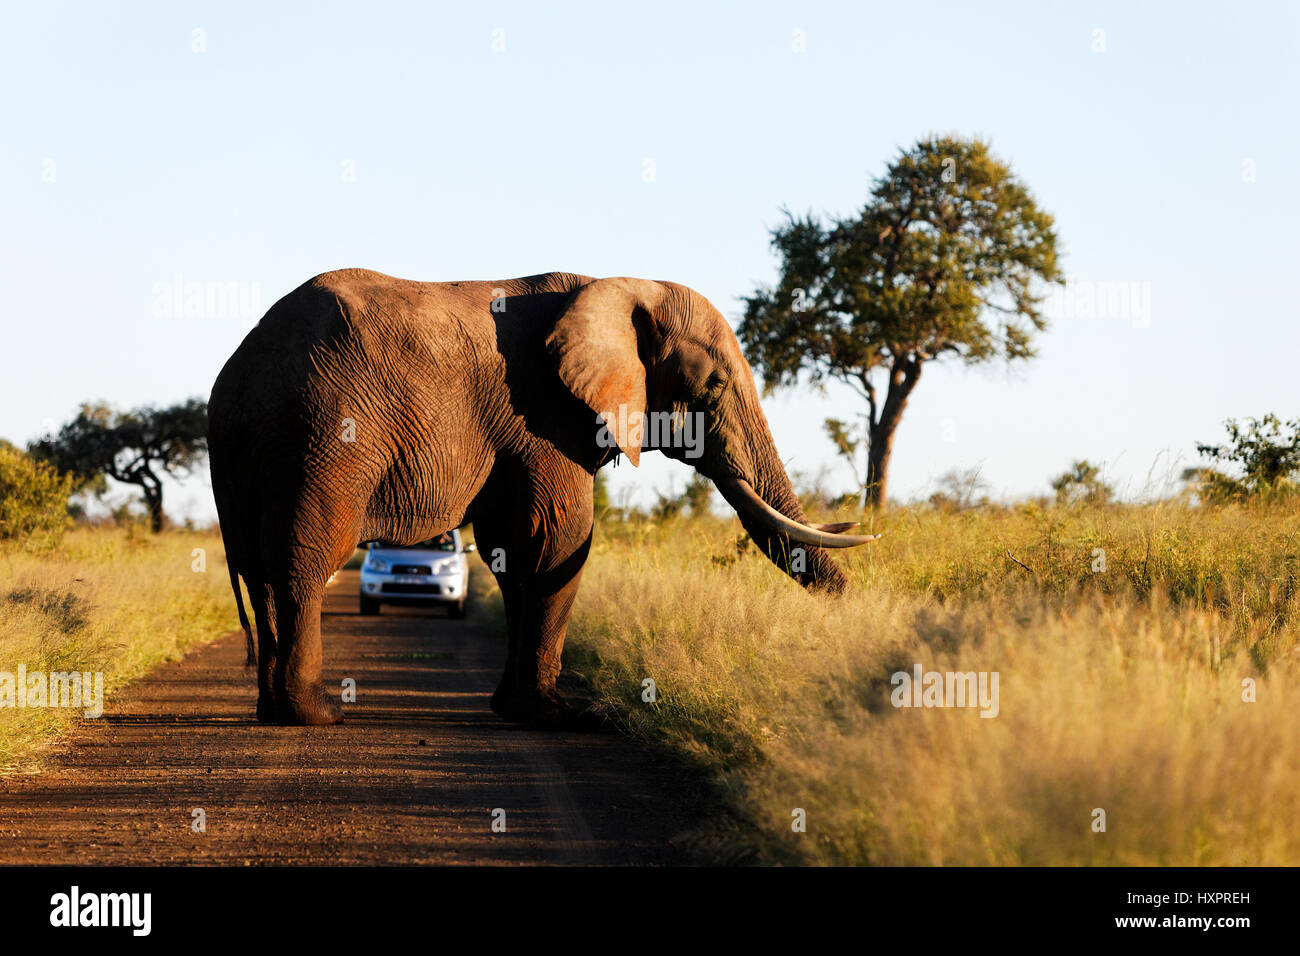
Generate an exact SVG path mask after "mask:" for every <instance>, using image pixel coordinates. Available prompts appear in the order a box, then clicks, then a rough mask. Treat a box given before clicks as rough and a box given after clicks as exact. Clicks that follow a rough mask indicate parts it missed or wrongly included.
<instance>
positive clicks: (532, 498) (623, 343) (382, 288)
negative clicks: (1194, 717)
mask: <svg viewBox="0 0 1300 956" xmlns="http://www.w3.org/2000/svg"><path fill="white" fill-rule="evenodd" d="M208 410H209V419H210V424H209V462H210V467H211V474H212V489H213V495H214V498H215V500H216V506H217V512H218V518H219V521H220V527H221V534H222V537H223V539H224V543H225V547H226V553H227V560H228V564H229V568H230V581H231V586H232V588H233V589H234V592H235V600H236V604H237V607H238V611H239V620H240V625H241V627H242V629H243V632H244V634H245V638H246V642H247V647H248V655H249V665H250V666H251V665H252V664H253V663H256V664H257V681H258V696H257V708H256V716H257V719H258V720H260V721H263V722H274V723H281V724H293V725H328V724H334V723H338V722H339V721H341V720H342V716H343V715H342V709H341V707H340V706H339V703H338V702H337V701H336V700H335V699H334V698H333V697H331V696H330V695H329V694H327V692H326V691H325V688H324V684H323V683H322V677H321V667H322V656H321V630H320V628H321V624H320V615H321V604H322V600H323V595H324V591H325V586H326V583H327V582H328V581H329V579H330V578H331V576H332V575H333V574H334V572H335V571H337V570H338V569H339V568H340V567H342V565H343V564H344V563H345V562H346V561H347V559H348V558H349V557H350V556H351V555H352V554H353V552H354V549H355V548H356V547H357V545H358V542H362V541H370V540H382V541H385V542H388V543H391V544H396V545H403V544H411V543H414V542H417V541H421V540H425V539H428V538H430V537H433V536H435V535H437V534H439V533H441V532H444V531H447V530H449V529H452V528H458V527H461V526H463V525H466V524H472V525H473V528H474V533H475V538H476V541H477V544H478V548H479V551H480V554H481V555H482V556H483V557H484V558H485V559H487V558H489V556H491V555H497V556H499V557H500V558H501V559H502V560H500V561H499V562H494V564H497V565H499V566H500V568H501V569H500V570H497V569H496V567H494V568H493V570H494V574H495V576H496V580H497V582H498V584H499V586H500V591H501V595H502V600H503V603H504V609H505V619H506V630H507V632H508V635H507V636H508V646H507V649H506V665H505V673H504V674H503V676H502V678H501V681H500V684H499V686H498V687H497V688H496V691H495V693H494V694H493V695H492V698H491V707H492V709H493V710H494V711H495V712H496V713H497V714H499V715H500V716H501V717H503V718H505V719H506V720H508V721H511V722H517V723H524V724H530V725H535V726H539V727H543V728H561V729H562V728H580V727H589V726H590V718H591V713H590V711H584V710H583V709H582V708H580V707H578V706H576V705H574V704H572V703H570V702H569V701H568V700H566V699H565V698H564V697H563V696H562V695H561V694H560V693H559V692H558V691H557V690H556V677H557V675H558V674H559V671H560V661H561V652H562V649H563V646H564V639H565V631H566V628H567V625H568V620H569V614H570V610H571V609H572V606H573V601H574V597H575V595H576V593H577V590H578V585H579V581H580V579H581V576H582V568H583V564H584V562H585V561H586V558H587V554H588V550H589V548H590V545H591V539H592V527H593V500H592V492H593V482H594V476H595V473H596V471H597V470H598V469H599V468H600V467H601V466H602V465H604V464H607V463H608V462H610V461H612V460H614V459H616V458H617V457H618V456H619V455H623V456H626V458H627V460H628V461H630V462H631V463H632V464H633V465H634V466H636V465H638V464H639V463H640V456H641V454H642V452H643V451H647V450H658V451H660V452H661V453H663V454H666V455H668V456H669V457H672V458H676V459H678V460H682V461H685V462H687V463H688V464H690V465H692V466H693V467H694V468H695V469H696V470H697V471H698V472H700V473H701V474H703V475H704V476H706V477H707V478H709V479H711V480H712V481H713V482H714V484H715V485H716V486H717V487H718V489H719V490H720V491H721V493H722V495H723V497H724V498H725V500H726V501H727V502H728V504H729V505H730V506H731V507H732V508H734V509H735V510H736V512H737V514H738V515H739V517H740V520H741V523H742V525H743V526H744V528H745V530H746V531H747V532H748V533H749V535H750V536H751V537H752V539H753V540H754V542H755V543H756V544H758V545H759V546H760V547H761V548H762V550H763V551H764V552H765V553H766V554H767V555H768V556H769V558H770V559H771V560H772V561H773V562H774V563H775V564H776V565H777V566H778V567H780V568H781V569H782V570H783V571H785V572H786V573H787V574H789V575H790V576H791V577H792V578H794V579H795V580H797V581H798V582H799V583H800V584H802V585H804V586H805V587H807V588H809V589H811V590H816V591H822V592H828V593H838V592H840V591H842V590H843V589H844V588H845V586H846V578H845V575H844V573H843V571H842V569H841V568H840V567H839V566H838V565H837V564H836V563H835V562H834V561H832V560H831V559H830V557H829V556H828V554H827V553H826V551H825V549H827V548H840V547H855V546H858V545H861V544H864V543H865V542H867V541H869V540H872V538H873V537H876V536H874V535H851V534H841V533H840V532H842V531H844V530H846V529H847V528H849V527H852V524H851V523H850V524H836V525H821V526H812V525H809V524H808V521H807V518H806V516H805V514H804V512H803V510H802V509H801V507H800V505H799V502H798V500H797V498H796V497H795V493H794V491H793V489H792V487H791V484H790V480H789V478H788V476H787V474H786V472H785V469H784V466H783V465H782V463H781V459H780V457H779V455H778V453H777V449H776V446H775V444H774V442H773V440H772V436H771V432H770V430H769V427H768V424H767V420H766V418H765V417H764V414H763V410H762V407H761V405H760V403H759V396H758V391H757V388H756V386H755V382H754V376H753V372H752V370H751V369H750V367H749V365H748V363H747V362H746V361H745V358H744V356H743V354H742V352H741V350H740V345H739V342H738V341H737V339H736V336H735V334H734V333H733V332H732V330H731V327H730V326H729V325H728V323H727V321H726V320H725V319H724V318H723V316H722V315H721V314H720V313H719V312H718V310H717V309H715V308H714V307H713V306H712V305H711V304H710V303H709V302H708V301H707V300H706V299H705V298H704V297H703V296H702V295H700V294H699V293H697V292H694V291H692V290H691V289H688V288H686V287H685V286H682V285H678V284H676V283H673V282H666V281H657V280H648V279H633V278H622V277H618V278H604V279H595V278H591V277H588V276H582V275H576V274H571V273H562V272H552V273H546V274H543V275H534V276H528V277H525V278H518V279H509V280H503V281H499V282H483V281H469V282H419V281H411V280H404V279H398V278H394V277H392V276H388V275H384V274H382V273H379V272H373V271H370V270H365V269H345V270H340V271H335V272H327V273H324V274H322V275H319V276H317V277H315V278H314V279H311V280H310V281H308V282H306V283H305V284H303V285H302V286H300V287H299V288H297V289H295V290H294V291H292V292H290V293H289V294H287V295H286V296H284V298H282V299H280V300H279V301H278V302H276V303H275V304H274V305H273V306H272V307H271V308H270V309H269V310H268V311H267V313H266V314H265V316H264V317H263V318H262V319H261V321H260V322H259V323H258V325H257V326H256V327H254V328H253V329H252V330H251V331H250V332H249V333H248V335H247V337H246V338H245V339H244V340H243V342H242V343H241V344H240V345H239V347H238V348H237V349H236V351H235V352H234V354H233V355H232V356H231V357H230V359H229V360H228V361H227V362H226V364H225V366H224V367H223V368H222V370H221V372H220V374H219V375H218V377H217V380H216V383H215V384H214V386H213V389H212V395H211V399H210V401H209V409H208ZM647 423H649V424H650V425H651V426H656V427H647ZM691 423H695V424H696V425H697V426H698V427H697V428H696V429H695V435H694V440H693V441H692V442H690V443H688V442H686V441H685V440H684V439H683V436H685V435H687V434H688V432H689V431H690V429H689V427H688V426H689V425H690V424H691ZM656 432H657V434H655V433H656ZM241 577H242V578H243V582H244V584H245V586H246V587H247V590H248V595H249V603H250V604H251V606H252V612H253V619H254V622H255V624H256V633H257V641H256V650H254V641H253V630H252V628H251V627H250V624H249V620H248V615H247V612H246V610H245V605H244V600H243V597H242V595H241V592H240V586H239V579H240V578H241Z"/></svg>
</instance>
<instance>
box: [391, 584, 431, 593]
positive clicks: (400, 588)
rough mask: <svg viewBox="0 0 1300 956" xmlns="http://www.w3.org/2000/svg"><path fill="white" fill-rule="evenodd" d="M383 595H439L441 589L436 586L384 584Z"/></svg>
mask: <svg viewBox="0 0 1300 956" xmlns="http://www.w3.org/2000/svg"><path fill="white" fill-rule="evenodd" d="M384 593H385V594H441V593H442V588H440V587H439V586H438V585H436V584H395V583H392V582H385V583H384Z"/></svg>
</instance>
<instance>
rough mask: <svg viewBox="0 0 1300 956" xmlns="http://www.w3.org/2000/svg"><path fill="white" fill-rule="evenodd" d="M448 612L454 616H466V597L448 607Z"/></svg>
mask: <svg viewBox="0 0 1300 956" xmlns="http://www.w3.org/2000/svg"><path fill="white" fill-rule="evenodd" d="M447 613H448V614H450V615H451V616H452V617H464V616H465V599H464V598H461V599H460V600H459V601H457V602H456V603H455V604H453V605H451V606H450V607H448V608H447Z"/></svg>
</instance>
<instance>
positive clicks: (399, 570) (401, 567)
mask: <svg viewBox="0 0 1300 956" xmlns="http://www.w3.org/2000/svg"><path fill="white" fill-rule="evenodd" d="M432 573H433V569H432V568H429V567H426V566H425V565H423V564H394V565H393V574H432Z"/></svg>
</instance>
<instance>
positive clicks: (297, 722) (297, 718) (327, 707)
mask: <svg viewBox="0 0 1300 956" xmlns="http://www.w3.org/2000/svg"><path fill="white" fill-rule="evenodd" d="M259 710H260V707H259ZM275 714H276V722H277V723H280V724H283V725H285V726H293V727H328V726H330V725H332V724H341V723H343V708H342V707H341V706H340V705H339V702H338V701H336V700H335V699H334V698H333V697H330V696H329V695H328V694H327V693H325V688H324V686H323V685H320V684H317V685H316V686H315V687H311V688H308V689H307V690H305V691H302V692H300V693H293V692H286V693H285V694H284V695H283V696H282V697H280V698H279V699H277V700H276V707H275Z"/></svg>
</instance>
